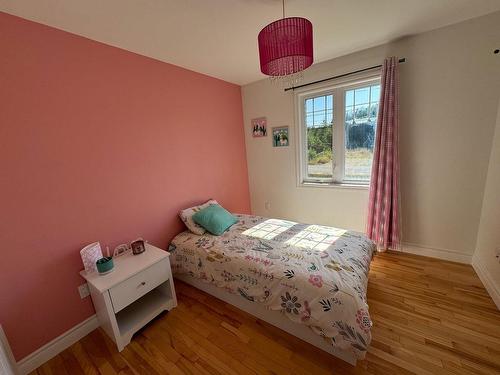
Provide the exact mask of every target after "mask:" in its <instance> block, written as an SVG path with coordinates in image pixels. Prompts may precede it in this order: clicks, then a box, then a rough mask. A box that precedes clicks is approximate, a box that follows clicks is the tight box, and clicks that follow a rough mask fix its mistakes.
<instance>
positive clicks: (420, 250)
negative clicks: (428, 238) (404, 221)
mask: <svg viewBox="0 0 500 375" xmlns="http://www.w3.org/2000/svg"><path fill="white" fill-rule="evenodd" d="M402 251H403V252H404V253H410V254H415V255H422V256H425V257H431V258H437V259H442V260H448V261H451V262H457V263H465V264H471V263H472V254H467V253H461V252H458V251H453V250H448V249H440V248H433V247H428V246H422V245H417V244H413V243H406V242H405V243H403V246H402Z"/></svg>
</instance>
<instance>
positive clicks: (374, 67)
mask: <svg viewBox="0 0 500 375" xmlns="http://www.w3.org/2000/svg"><path fill="white" fill-rule="evenodd" d="M404 62H406V58H404V57H403V58H401V59H399V63H404ZM381 67H382V65H375V66H370V67H369V68H364V69H359V70H355V71H354V72H349V73H344V74H340V75H338V76H333V77H329V78H324V79H320V80H319V81H314V82H309V83H304V84H303V85H299V86H292V87H288V88H286V89H285V91H289V90H295V89H298V88H301V87H306V86H310V85H315V84H316V83H321V82H326V81H330V80H332V79H337V78H342V77H347V76H350V75H352V74H357V73H361V72H366V71H367V70H372V69H376V68H381Z"/></svg>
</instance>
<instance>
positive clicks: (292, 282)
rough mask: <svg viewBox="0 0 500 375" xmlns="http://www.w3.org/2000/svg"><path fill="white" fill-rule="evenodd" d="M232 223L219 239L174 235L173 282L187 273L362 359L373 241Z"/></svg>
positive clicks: (249, 221) (260, 222) (272, 224)
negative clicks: (306, 328)
mask: <svg viewBox="0 0 500 375" xmlns="http://www.w3.org/2000/svg"><path fill="white" fill-rule="evenodd" d="M236 216H237V217H238V219H239V221H238V223H236V224H235V225H233V226H232V227H231V228H230V229H229V230H228V231H227V232H225V233H224V234H223V235H221V236H213V235H211V234H208V233H207V234H204V235H202V236H199V235H196V234H193V233H191V232H189V231H185V232H182V233H180V234H179V235H177V236H176V237H175V238H174V239H173V240H172V242H171V245H170V248H169V251H170V252H171V253H172V256H171V258H170V260H171V264H172V272H173V273H174V276H175V275H176V274H187V275H190V276H192V277H195V278H198V279H201V280H204V281H206V282H207V283H212V284H214V285H216V286H218V287H220V288H223V289H225V290H226V291H227V292H230V293H236V294H239V295H241V297H242V298H246V299H247V300H249V301H253V302H258V303H262V304H264V305H266V306H267V308H268V309H271V310H279V311H281V312H282V313H283V314H284V315H285V316H286V317H288V318H289V319H290V320H292V321H294V322H296V323H300V324H305V325H307V326H309V327H310V328H311V329H312V330H313V331H314V332H316V333H317V334H319V335H321V336H323V337H324V338H325V340H328V341H329V342H330V343H331V344H332V345H333V346H335V347H338V348H339V349H341V350H344V351H350V352H352V353H353V354H354V355H355V356H356V357H357V358H358V359H362V358H364V356H365V353H366V350H367V347H368V345H369V343H370V340H371V335H370V328H371V325H372V323H371V320H370V316H369V314H368V305H367V303H366V288H367V282H368V272H369V267H370V262H371V258H372V255H373V253H374V251H375V245H374V244H373V242H372V241H370V240H369V239H368V238H366V237H365V236H364V235H363V234H361V233H357V232H352V231H348V230H343V229H338V228H332V227H326V226H321V225H309V224H300V223H295V222H292V221H287V220H279V219H267V218H264V217H260V216H252V215H236Z"/></svg>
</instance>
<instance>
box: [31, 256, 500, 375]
mask: <svg viewBox="0 0 500 375" xmlns="http://www.w3.org/2000/svg"><path fill="white" fill-rule="evenodd" d="M176 288H177V297H178V301H179V306H178V307H177V308H176V309H174V310H173V311H172V312H170V313H168V314H164V315H162V316H160V317H159V318H158V319H156V320H155V321H153V322H152V323H151V324H150V325H148V326H147V327H146V328H145V329H144V330H142V331H141V332H140V333H138V334H137V335H136V336H135V338H134V339H133V341H132V343H131V344H130V345H128V346H127V347H126V348H125V349H124V350H123V351H122V352H121V353H118V352H117V350H116V347H115V346H114V344H113V343H112V342H111V341H110V340H109V339H108V338H107V336H106V335H105V334H104V332H102V331H101V330H96V331H94V332H92V333H91V334H89V335H88V336H86V337H84V338H83V339H82V340H80V341H79V342H77V343H76V344H74V345H73V346H71V347H70V348H68V349H67V350H65V351H64V352H62V353H61V354H59V355H58V356H57V357H55V358H53V359H52V360H50V361H49V362H47V363H45V364H44V365H43V366H41V367H40V368H38V369H37V370H35V371H34V372H33V374H39V375H42V374H70V375H73V374H291V373H293V374H332V373H333V374H379V375H390V374H395V375H405V374H500V312H499V311H498V310H497V308H496V307H495V305H494V304H493V302H492V300H491V298H490V297H489V296H488V294H487V292H486V291H485V289H484V287H483V286H482V284H481V282H480V281H479V278H478V277H477V276H476V274H475V273H474V270H473V269H472V267H471V266H468V265H463V264H457V263H451V262H445V261H440V260H436V259H431V258H424V257H418V256H414V255H409V254H399V253H398V254H395V253H385V254H379V255H377V256H376V257H375V259H374V260H373V262H372V266H371V271H370V280H369V283H368V301H369V305H370V314H371V316H372V319H373V323H374V326H373V331H372V332H373V340H372V343H371V347H370V349H369V352H368V354H367V357H366V359H365V360H363V361H360V362H358V365H357V367H356V368H354V367H352V366H350V365H348V364H347V363H345V362H343V361H341V360H338V359H335V358H334V357H332V356H330V355H328V354H326V353H324V352H322V351H321V350H319V349H316V348H315V347H313V346H311V345H309V344H306V343H305V342H303V341H301V340H299V339H297V338H295V337H293V336H291V335H288V334H287V333H284V332H283V331H281V330H279V329H277V328H275V327H273V326H271V325H269V324H267V323H265V322H262V321H260V320H257V319H256V318H254V317H252V316H251V315H248V314H246V313H244V312H242V311H240V310H238V309H236V308H234V307H232V306H231V305H228V304H226V303H224V302H222V301H220V300H217V299H215V298H213V297H211V296H209V295H208V294H205V293H203V292H201V291H199V290H197V289H194V288H192V287H191V286H189V285H186V284H183V283H181V282H176Z"/></svg>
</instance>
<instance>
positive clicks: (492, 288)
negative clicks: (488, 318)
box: [472, 254, 500, 310]
mask: <svg viewBox="0 0 500 375" xmlns="http://www.w3.org/2000/svg"><path fill="white" fill-rule="evenodd" d="M472 267H473V268H474V270H475V271H476V273H477V275H478V276H479V279H480V280H481V282H482V283H483V285H484V287H485V288H486V291H487V292H488V293H489V295H490V297H491V298H492V299H493V302H495V305H497V307H498V309H499V310H500V290H499V286H498V285H496V284H495V282H494V281H493V278H492V277H491V275H490V273H489V272H488V269H487V268H486V267H485V266H484V263H483V262H482V260H481V259H480V258H479V257H477V256H476V255H475V254H474V256H473V257H472Z"/></svg>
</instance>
